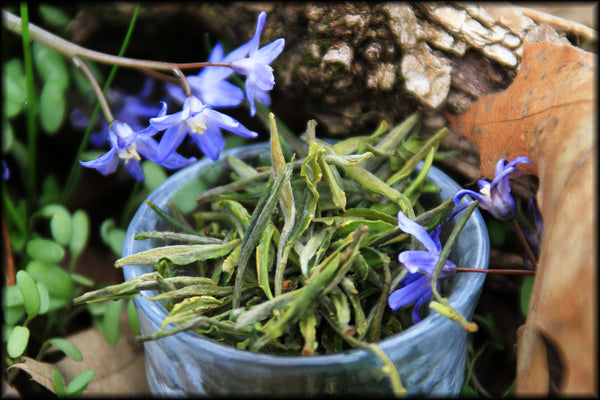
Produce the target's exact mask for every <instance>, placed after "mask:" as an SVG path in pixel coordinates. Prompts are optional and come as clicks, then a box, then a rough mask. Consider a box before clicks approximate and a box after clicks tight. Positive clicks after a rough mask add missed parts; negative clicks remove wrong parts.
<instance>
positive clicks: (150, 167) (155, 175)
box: [142, 160, 167, 192]
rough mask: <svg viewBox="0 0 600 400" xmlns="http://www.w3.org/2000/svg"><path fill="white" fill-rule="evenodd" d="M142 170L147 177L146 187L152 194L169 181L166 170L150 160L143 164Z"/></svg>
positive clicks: (145, 180)
mask: <svg viewBox="0 0 600 400" xmlns="http://www.w3.org/2000/svg"><path fill="white" fill-rule="evenodd" d="M142 169H143V170H144V176H145V177H146V179H144V187H145V188H146V189H148V190H149V191H150V192H152V191H153V190H154V189H156V188H157V187H158V185H160V184H161V183H163V182H164V180H165V179H167V173H166V172H165V169H164V168H163V167H161V166H160V165H158V164H156V163H153V162H152V161H150V160H145V161H143V162H142Z"/></svg>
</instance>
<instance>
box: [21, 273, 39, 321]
mask: <svg viewBox="0 0 600 400" xmlns="http://www.w3.org/2000/svg"><path fill="white" fill-rule="evenodd" d="M17 287H18V288H19V291H20V292H21V296H22V297H23V304H24V305H25V311H27V316H28V318H29V319H31V318H33V317H35V316H36V315H37V314H38V312H39V311H40V305H41V300H40V292H39V291H38V288H37V285H36V284H35V281H34V280H33V278H32V277H31V275H29V274H28V273H27V271H23V270H20V271H19V272H17Z"/></svg>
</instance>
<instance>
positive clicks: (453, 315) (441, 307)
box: [429, 200, 479, 332]
mask: <svg viewBox="0 0 600 400" xmlns="http://www.w3.org/2000/svg"><path fill="white" fill-rule="evenodd" d="M478 205H479V201H478V200H475V201H474V202H473V204H471V205H470V206H469V208H467V209H466V211H465V212H464V214H463V216H462V217H461V218H460V220H459V221H458V223H457V224H456V225H455V226H454V228H453V229H452V232H451V233H450V236H449V237H448V240H446V243H445V245H444V248H443V249H442V251H441V252H440V256H439V259H438V262H437V264H436V266H435V270H434V271H433V274H432V276H431V291H432V292H433V297H434V299H435V301H431V302H430V303H429V307H430V308H433V309H434V310H436V311H437V312H438V313H440V314H442V315H444V316H446V317H448V318H450V319H451V320H453V321H456V322H458V323H459V324H460V325H461V326H462V327H463V329H465V330H466V331H468V332H476V331H477V330H478V329H479V328H478V326H477V324H476V323H474V322H468V321H467V319H466V318H465V317H464V315H462V314H461V313H460V312H458V310H456V309H455V308H454V307H452V305H451V304H450V302H449V301H448V299H446V298H444V297H442V296H441V295H440V293H439V292H438V290H437V282H438V278H439V276H440V274H441V272H442V268H443V267H444V264H445V263H446V260H447V259H448V256H449V255H450V251H451V250H452V248H453V246H454V243H455V242H456V239H457V238H458V235H459V234H460V232H461V231H462V230H463V228H464V226H465V224H466V223H467V221H468V220H469V218H470V217H471V214H473V211H475V209H476V208H477V206H478Z"/></svg>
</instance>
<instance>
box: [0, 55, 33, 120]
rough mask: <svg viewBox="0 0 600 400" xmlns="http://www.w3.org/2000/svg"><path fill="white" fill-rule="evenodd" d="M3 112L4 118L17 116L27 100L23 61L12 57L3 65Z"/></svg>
mask: <svg viewBox="0 0 600 400" xmlns="http://www.w3.org/2000/svg"><path fill="white" fill-rule="evenodd" d="M3 72H4V73H3V76H2V79H3V86H2V87H3V93H2V100H3V101H2V104H3V105H4V106H3V113H4V115H5V117H6V118H8V119H11V118H13V117H15V116H17V115H18V114H19V113H20V112H21V110H23V107H24V106H25V101H26V100H27V90H26V83H25V82H26V79H25V73H24V72H23V63H22V62H21V60H19V59H17V58H13V59H11V60H9V61H7V62H5V63H4V65H3Z"/></svg>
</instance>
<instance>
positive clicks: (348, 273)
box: [75, 114, 453, 355]
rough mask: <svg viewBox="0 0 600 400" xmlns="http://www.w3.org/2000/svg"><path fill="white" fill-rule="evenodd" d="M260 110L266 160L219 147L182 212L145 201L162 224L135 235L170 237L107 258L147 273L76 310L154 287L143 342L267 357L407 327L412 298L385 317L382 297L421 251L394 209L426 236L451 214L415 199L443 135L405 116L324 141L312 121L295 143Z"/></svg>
mask: <svg viewBox="0 0 600 400" xmlns="http://www.w3.org/2000/svg"><path fill="white" fill-rule="evenodd" d="M270 117H271V141H270V153H271V154H270V157H266V161H264V159H265V157H263V161H264V162H263V164H265V165H253V164H252V163H254V162H255V161H256V160H251V159H250V158H247V159H245V157H244V156H241V157H239V158H236V157H233V156H231V155H227V156H226V168H225V170H224V171H221V175H220V176H221V181H219V182H218V185H217V186H214V187H213V188H211V189H209V190H206V191H205V192H203V193H201V194H199V195H198V196H197V198H196V201H197V204H198V205H197V208H196V209H195V210H194V211H193V212H192V213H190V214H189V215H183V213H182V212H181V211H178V210H177V208H176V207H175V205H174V204H172V203H171V204H170V212H169V213H167V212H165V211H164V210H161V209H159V208H158V207H157V206H155V205H154V204H152V203H151V202H148V204H149V205H150V206H151V207H152V208H153V209H154V210H155V211H156V212H157V213H158V214H159V215H160V216H161V217H163V218H164V219H165V220H166V221H167V222H168V223H169V224H171V225H172V228H173V229H172V231H164V232H145V233H141V234H139V235H137V236H136V239H139V240H145V239H160V240H164V243H168V245H165V246H161V247H155V248H152V249H150V250H146V251H143V252H140V253H137V254H133V255H130V256H127V257H124V258H121V259H119V260H117V261H116V263H115V265H116V266H117V267H122V266H124V265H152V266H154V267H155V270H154V272H151V273H147V274H144V275H141V276H138V277H136V278H134V279H131V280H129V281H126V282H124V283H121V284H117V285H112V286H109V287H105V288H102V289H99V290H96V291H93V292H89V293H86V294H84V295H82V296H80V297H78V298H77V299H75V304H82V303H92V302H98V301H105V300H111V299H112V300H116V299H122V298H132V297H135V296H137V295H139V294H140V291H156V293H157V294H156V295H155V296H153V297H151V300H154V301H161V302H162V303H163V304H164V306H165V307H166V309H167V310H168V315H167V317H166V318H165V319H164V322H163V325H162V329H161V330H160V331H157V332H154V333H152V334H150V335H146V336H141V337H139V339H140V340H151V339H157V338H161V337H164V336H167V335H171V334H174V333H178V332H182V331H194V332H196V333H199V334H200V335H202V336H204V337H207V338H210V339H213V340H216V341H218V342H221V343H224V344H227V345H230V346H234V347H236V348H238V349H246V350H250V351H254V352H262V353H268V354H278V355H282V354H285V355H313V354H330V353H338V352H341V351H344V350H346V349H348V348H352V347H367V348H369V346H371V344H374V343H376V342H378V341H380V340H381V339H383V338H385V337H388V336H391V335H394V334H397V333H399V332H401V331H402V330H404V329H406V328H408V327H410V326H411V325H412V322H411V317H410V315H411V314H410V312H411V310H412V306H408V307H404V308H402V309H400V310H398V311H395V312H393V311H391V309H390V308H389V306H388V303H387V299H388V296H389V294H390V293H391V292H392V291H394V290H395V289H397V288H398V287H399V285H400V282H401V280H402V279H403V278H404V276H405V275H406V269H405V268H404V267H402V265H401V264H400V263H399V262H398V260H397V256H398V253H399V252H401V251H403V250H408V249H415V248H418V247H419V246H420V244H419V243H418V241H416V240H415V239H414V238H412V237H411V236H409V235H408V234H406V233H404V232H402V231H401V230H400V229H399V228H398V220H397V214H398V212H399V211H400V210H402V211H403V212H404V213H405V214H406V215H407V216H408V217H409V218H411V219H413V220H415V221H416V222H418V223H419V224H421V225H423V226H425V227H426V229H427V230H428V231H430V230H431V229H433V228H434V227H435V226H437V225H439V224H440V223H442V222H443V221H444V219H445V218H446V217H447V216H448V215H449V213H450V212H451V211H452V208H453V204H452V201H451V200H446V201H444V202H439V201H438V202H437V204H433V203H432V202H431V201H429V202H427V201H424V199H425V198H426V197H427V196H428V194H435V193H438V192H439V190H440V189H439V188H438V187H437V186H436V185H434V184H433V183H432V182H431V181H429V180H428V179H427V174H428V172H429V169H430V167H431V165H432V163H433V161H434V160H436V158H439V157H443V155H439V154H436V152H437V148H438V145H439V143H440V141H441V140H442V139H443V138H444V137H445V136H446V135H447V134H448V130H447V129H442V130H440V131H439V132H438V133H437V134H435V135H434V136H432V137H431V138H429V139H427V140H424V139H419V138H417V137H416V135H415V134H416V131H417V129H418V127H419V115H418V114H414V115H411V116H410V117H408V118H407V119H406V120H405V121H403V122H402V123H401V124H399V125H398V126H396V127H395V128H393V129H391V130H389V131H388V128H387V125H386V124H385V122H383V123H382V124H381V125H380V126H379V127H378V129H377V130H376V131H375V132H374V133H372V134H371V135H368V136H361V137H352V138H348V139H345V140H341V141H337V142H328V141H323V140H319V139H317V138H316V137H315V126H316V123H315V122H314V121H309V123H308V125H307V130H306V132H305V133H304V134H303V135H302V139H303V141H304V143H305V146H304V147H303V148H296V149H294V151H292V150H291V147H290V146H289V145H288V143H286V142H285V140H284V138H283V137H282V138H280V135H279V134H278V132H277V126H276V123H275V119H274V117H273V115H272V114H271V116H270ZM284 154H287V155H288V157H287V160H286V157H285V156H284ZM420 161H423V163H422V164H421V165H420V166H419V168H417V164H418V163H419V162H420ZM429 197H431V196H429ZM440 283H441V282H440ZM167 328H168V329H167Z"/></svg>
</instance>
